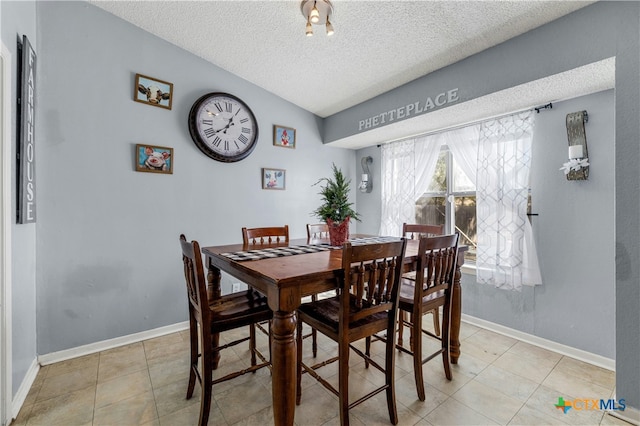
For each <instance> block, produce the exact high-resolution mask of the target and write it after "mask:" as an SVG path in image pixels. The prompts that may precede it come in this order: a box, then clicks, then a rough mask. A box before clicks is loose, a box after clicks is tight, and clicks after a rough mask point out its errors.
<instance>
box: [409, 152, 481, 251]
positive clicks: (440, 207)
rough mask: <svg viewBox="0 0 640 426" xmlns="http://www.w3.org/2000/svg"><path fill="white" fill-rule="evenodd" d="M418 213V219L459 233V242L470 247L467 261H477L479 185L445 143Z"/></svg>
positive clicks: (417, 203)
mask: <svg viewBox="0 0 640 426" xmlns="http://www.w3.org/2000/svg"><path fill="white" fill-rule="evenodd" d="M415 215H416V216H415V223H420V224H434V225H441V224H444V225H445V231H446V232H447V233H453V232H458V233H460V244H462V245H466V246H468V247H469V250H468V251H467V253H466V254H465V263H467V262H470V263H474V262H475V260H476V245H477V240H476V231H477V229H476V187H475V184H474V183H473V182H472V181H471V180H470V179H469V178H468V177H467V175H466V174H465V173H464V172H463V171H462V170H461V169H460V167H458V166H457V164H456V162H455V159H454V158H453V154H452V153H451V151H449V149H448V148H447V147H446V145H445V146H443V147H442V149H441V151H440V156H439V157H438V162H437V163H436V170H435V172H434V174H433V177H432V179H431V183H430V184H429V187H428V189H427V191H426V192H425V193H424V194H423V195H422V197H420V198H419V199H418V201H416V210H415ZM452 224H454V225H452Z"/></svg>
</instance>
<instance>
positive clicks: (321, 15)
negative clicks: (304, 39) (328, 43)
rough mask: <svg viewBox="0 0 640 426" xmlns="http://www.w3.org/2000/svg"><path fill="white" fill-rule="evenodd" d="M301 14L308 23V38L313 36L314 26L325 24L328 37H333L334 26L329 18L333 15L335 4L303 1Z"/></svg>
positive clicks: (321, 0)
mask: <svg viewBox="0 0 640 426" xmlns="http://www.w3.org/2000/svg"><path fill="white" fill-rule="evenodd" d="M300 12H302V16H304V19H305V20H306V21H307V28H306V34H307V36H308V37H310V36H312V35H313V28H312V24H313V25H322V24H324V25H325V26H326V29H327V35H328V36H330V35H333V33H334V30H333V25H332V24H331V21H329V18H330V17H332V15H333V4H331V1H329V0H302V2H301V3H300Z"/></svg>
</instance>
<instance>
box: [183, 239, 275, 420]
mask: <svg viewBox="0 0 640 426" xmlns="http://www.w3.org/2000/svg"><path fill="white" fill-rule="evenodd" d="M180 246H181V248H182V261H183V263H184V277H185V282H186V284H187V297H188V300H189V341H190V345H191V351H190V352H191V355H190V367H189V370H190V371H189V384H188V386H187V399H191V397H192V396H193V391H194V388H195V383H196V379H197V380H198V381H199V382H200V385H201V386H202V396H201V399H200V420H199V422H198V424H199V425H200V426H203V425H206V424H207V422H208V419H209V409H210V406H211V395H212V392H213V388H212V387H213V385H215V384H216V383H220V382H224V381H227V380H231V379H233V378H235V377H238V376H241V375H243V374H246V373H249V372H255V371H257V370H259V369H260V368H263V367H269V368H271V363H270V361H269V360H267V359H266V358H265V357H264V356H263V355H262V353H261V352H260V351H259V350H258V349H257V348H256V338H255V327H254V325H255V324H256V323H258V322H261V321H268V320H269V319H271V318H272V315H273V313H272V312H271V309H269V306H268V305H267V301H266V298H259V297H256V296H255V293H253V292H251V291H243V292H237V293H232V294H227V295H223V296H220V297H219V298H216V299H213V300H209V299H208V296H207V288H206V286H207V281H206V279H205V275H204V268H203V265H202V254H201V252H200V246H199V244H198V242H197V241H192V242H188V241H187V239H186V237H185V236H184V235H180ZM245 326H249V336H248V337H243V338H239V339H237V340H234V341H232V342H229V343H227V344H225V345H220V346H218V345H216V344H215V341H216V339H213V334H214V333H221V332H224V331H228V330H233V329H236V328H239V327H245ZM198 328H200V332H198ZM198 336H199V338H198ZM198 340H199V341H198ZM247 340H248V341H249V350H250V352H251V366H250V367H248V368H245V369H243V370H239V371H234V372H232V373H229V374H227V375H225V376H223V377H220V378H217V379H215V380H214V379H213V370H214V369H215V368H216V367H215V358H216V354H217V353H218V352H219V351H221V350H223V349H226V348H229V347H231V346H234V345H237V344H238V343H241V342H245V341H247ZM198 344H199V347H200V350H198ZM256 357H258V358H260V361H261V362H260V363H257V359H256ZM198 359H200V363H201V366H202V367H201V369H199V368H198Z"/></svg>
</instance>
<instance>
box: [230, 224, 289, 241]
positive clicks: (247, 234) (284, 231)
mask: <svg viewBox="0 0 640 426" xmlns="http://www.w3.org/2000/svg"><path fill="white" fill-rule="evenodd" d="M242 242H243V244H244V245H256V244H273V243H288V242H289V225H284V226H271V227H266V228H244V227H243V228H242Z"/></svg>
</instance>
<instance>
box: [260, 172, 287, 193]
mask: <svg viewBox="0 0 640 426" xmlns="http://www.w3.org/2000/svg"><path fill="white" fill-rule="evenodd" d="M286 173H287V172H286V170H282V169H268V168H263V169H262V189H284V188H285V177H286Z"/></svg>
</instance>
